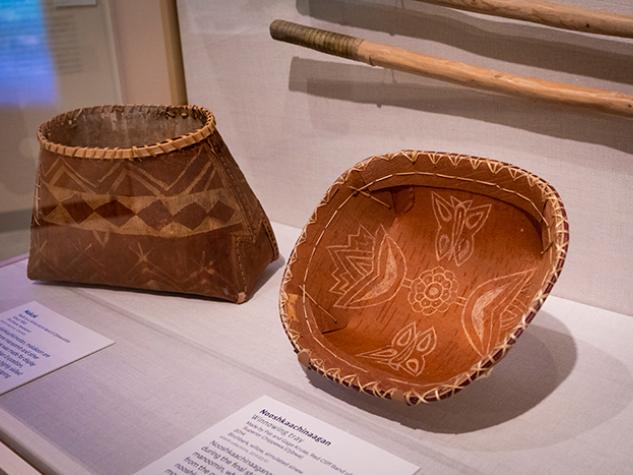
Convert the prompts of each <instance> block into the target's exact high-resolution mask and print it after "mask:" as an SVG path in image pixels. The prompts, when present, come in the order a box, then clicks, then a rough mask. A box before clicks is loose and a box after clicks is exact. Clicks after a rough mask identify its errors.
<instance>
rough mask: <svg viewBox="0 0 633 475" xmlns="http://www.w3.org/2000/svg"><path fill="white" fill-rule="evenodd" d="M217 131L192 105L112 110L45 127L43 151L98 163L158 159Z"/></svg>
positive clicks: (79, 112)
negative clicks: (88, 159)
mask: <svg viewBox="0 0 633 475" xmlns="http://www.w3.org/2000/svg"><path fill="white" fill-rule="evenodd" d="M214 130H215V118H214V117H213V114H212V113H211V112H210V111H209V110H207V109H205V108H203V107H198V106H192V105H183V106H161V105H108V106H96V107H89V108H82V109H75V110H73V111H69V112H65V113H63V114H60V115H58V116H55V117H53V118H52V119H51V120H49V121H48V122H45V123H44V124H42V125H41V126H40V128H39V130H38V133H37V138H38V140H39V141H40V144H41V146H42V148H43V149H45V150H48V151H50V152H53V153H57V154H59V155H64V156H67V157H78V158H95V159H133V158H141V157H155V156H158V155H162V154H165V153H170V152H174V151H177V150H180V149H183V148H185V147H189V146H191V145H194V144H196V143H198V142H200V141H202V140H204V139H205V138H207V137H208V136H209V135H211V134H212V133H213V132H214Z"/></svg>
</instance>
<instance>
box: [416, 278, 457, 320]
mask: <svg viewBox="0 0 633 475" xmlns="http://www.w3.org/2000/svg"><path fill="white" fill-rule="evenodd" d="M456 296H457V279H455V274H453V273H452V272H451V271H449V270H446V269H444V268H443V267H435V268H434V269H431V270H427V271H425V272H422V273H421V274H420V275H419V276H418V277H416V278H415V279H414V280H413V281H412V282H411V286H410V290H409V295H408V296H407V298H408V300H409V303H410V304H411V307H413V310H415V311H416V312H421V313H423V314H424V315H432V314H434V313H435V312H443V311H445V310H447V309H448V306H449V305H450V304H451V303H452V302H453V301H454V300H455V297H456Z"/></svg>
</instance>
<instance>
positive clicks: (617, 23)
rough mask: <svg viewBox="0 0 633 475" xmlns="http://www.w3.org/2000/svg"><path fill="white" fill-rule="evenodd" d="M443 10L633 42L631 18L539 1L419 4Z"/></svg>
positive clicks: (449, 0) (450, 0)
mask: <svg viewBox="0 0 633 475" xmlns="http://www.w3.org/2000/svg"><path fill="white" fill-rule="evenodd" d="M418 1H419V2H425V3H433V4H435V5H442V6H445V7H451V8H458V9H460V10H468V11H471V12H477V13H484V14H486V15H495V16H501V17H506V18H514V19H515V20H524V21H531V22H533V23H541V24H543V25H548V26H554V27H557V28H566V29H568V30H577V31H584V32H587V33H597V34H601V35H611V36H622V37H625V38H633V17H631V16H625V15H617V14H615V13H607V12H601V11H596V10H587V9H584V8H580V7H573V6H569V5H561V4H558V3H550V2H546V1H542V0H418Z"/></svg>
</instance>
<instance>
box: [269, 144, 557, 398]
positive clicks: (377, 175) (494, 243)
mask: <svg viewBox="0 0 633 475" xmlns="http://www.w3.org/2000/svg"><path fill="white" fill-rule="evenodd" d="M567 243H568V225H567V219H566V215H565V211H564V207H563V204H562V202H561V200H560V198H559V196H558V194H557V192H556V191H555V190H554V189H553V188H552V187H551V186H550V185H549V184H548V183H547V182H545V181H544V180H542V179H540V178H538V177H537V176H535V175H533V174H531V173H530V172H527V171H525V170H522V169H520V168H517V167H514V166H512V165H508V164H506V163H502V162H498V161H494V160H489V159H484V158H477V157H471V156H464V155H456V154H446V153H435V152H419V151H402V152H398V153H394V154H388V155H383V156H376V157H372V158H369V159H367V160H365V161H363V162H361V163H359V164H357V165H356V166H354V167H352V168H351V169H349V170H347V171H346V172H345V173H343V174H342V175H341V176H340V177H339V178H338V179H337V180H336V182H335V183H334V184H333V185H332V187H331V188H330V189H329V190H328V192H327V193H326V195H325V197H324V198H323V200H322V201H321V203H320V204H319V206H318V207H317V208H316V210H315V211H314V213H313V215H312V217H311V219H310V221H309V222H308V224H307V225H306V227H305V228H304V230H303V232H302V234H301V236H300V237H299V240H298V242H297V244H296V246H295V248H294V250H293V252H292V255H291V256H290V258H289V261H288V265H287V267H286V271H285V274H284V278H283V282H282V287H281V296H280V308H281V318H282V322H283V325H284V328H285V330H286V333H287V334H288V337H289V338H290V340H291V342H292V345H293V347H294V349H295V351H296V352H297V353H298V357H299V361H300V362H301V363H302V364H303V365H304V366H306V367H308V368H310V369H313V370H316V371H318V372H319V373H321V374H323V375H324V376H326V377H328V378H330V379H332V380H334V381H336V382H338V383H340V384H343V385H346V386H349V387H352V388H355V389H357V390H360V391H363V392H367V393H370V394H373V395H375V396H379V397H382V398H388V399H396V400H403V401H405V402H407V403H408V404H417V403H420V402H429V401H433V400H437V399H442V398H445V397H448V396H450V395H452V394H454V393H455V392H457V391H458V390H460V389H461V388H463V387H464V386H466V385H468V384H469V383H471V382H472V381H473V380H475V379H476V378H478V377H480V376H482V375H485V374H487V373H488V372H489V371H490V369H491V368H492V366H493V365H494V364H495V363H496V362H497V361H499V360H500V359H501V358H502V357H503V356H504V355H505V353H506V352H507V350H508V349H509V348H510V347H511V345H512V344H513V343H514V342H515V341H516V339H517V338H518V337H519V336H520V334H521V333H522V332H523V331H524V330H525V328H526V326H527V325H528V324H529V322H530V321H531V320H532V318H533V317H534V315H535V314H536V312H537V311H538V309H539V308H540V306H541V305H542V304H543V302H544V300H545V298H546V297H547V295H548V294H549V292H550V290H551V288H552V286H553V285H554V283H555V281H556V279H557V278H558V275H559V273H560V271H561V269H562V266H563V262H564V259H565V254H566V250H567Z"/></svg>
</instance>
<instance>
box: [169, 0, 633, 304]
mask: <svg viewBox="0 0 633 475" xmlns="http://www.w3.org/2000/svg"><path fill="white" fill-rule="evenodd" d="M528 3H529V2H528ZM560 3H565V4H568V5H572V6H579V7H584V8H590V9H595V10H606V11H609V12H613V13H620V14H623V15H633V2H631V0H609V1H606V0H561V2H560ZM178 9H179V19H180V31H181V37H182V44H183V60H184V65H185V73H186V83H187V95H188V98H189V101H190V102H191V103H195V104H201V105H205V106H207V107H209V109H211V110H212V111H213V112H214V114H215V115H216V118H217V124H218V129H219V131H220V133H221V134H222V135H223V137H224V139H225V142H226V143H227V145H228V147H229V148H230V149H231V152H232V153H233V155H234V156H235V158H236V160H237V161H238V163H239V164H240V167H241V168H242V170H243V171H244V173H245V175H246V178H247V179H248V181H249V183H250V184H251V185H252V187H253V188H254V190H255V193H256V194H257V196H258V197H259V198H260V199H261V201H262V204H263V205H264V208H265V209H266V210H267V212H268V213H269V215H270V216H271V219H273V220H275V221H278V222H282V223H286V224H289V225H292V226H303V225H304V224H305V223H306V222H307V221H308V218H309V216H310V214H311V213H312V210H313V209H314V208H315V206H316V204H317V203H318V202H319V200H320V199H321V198H322V197H323V195H324V194H325V191H326V190H327V188H328V186H330V184H331V183H332V182H333V181H334V180H335V178H336V177H337V176H338V175H339V174H340V173H341V172H343V171H344V170H345V169H347V168H349V167H350V166H351V165H352V164H354V163H356V162H358V161H360V160H363V159H365V158H367V157H369V156H372V155H377V154H382V153H386V152H395V151H398V150H400V149H405V148H409V149H420V150H435V151H444V152H456V153H464V154H470V155H478V156H483V157H488V158H492V159H496V160H501V161H504V162H510V163H512V164H514V165H517V166H519V167H522V168H525V169H527V170H530V171H532V172H534V173H535V174H537V175H539V176H541V177H542V178H544V179H546V180H548V181H549V182H550V183H551V184H552V185H553V186H554V187H555V188H556V189H557V190H558V191H559V193H560V195H561V197H562V199H563V201H564V203H565V205H566V207H567V211H568V214H569V223H570V246H569V253H568V258H567V262H566V265H565V270H564V272H563V274H562V276H561V279H560V282H559V283H558V285H557V286H556V287H555V288H554V295H557V296H561V297H565V298H569V299H572V300H576V301H579V302H584V303H587V304H590V305H595V306H598V307H604V308H608V309H611V310H614V311H618V312H622V313H625V314H628V315H633V292H631V289H632V288H633V272H631V269H633V253H632V252H631V249H632V248H633V213H632V212H631V209H632V207H633V133H632V131H633V121H632V120H630V119H626V118H622V117H616V116H609V115H606V114H600V113H596V112H594V111H589V110H585V109H581V108H574V107H568V106H562V105H556V104H549V103H544V102H538V101H535V100H530V99H519V98H515V97H508V96H503V95H500V94H495V93H491V92H485V91H480V90H476V89H470V88H467V87H462V86H458V85H453V84H450V83H446V82H441V81H435V80H432V79H427V78H423V77H419V76H414V75H412V74H407V73H401V72H392V71H387V70H383V69H381V68H372V67H370V66H368V65H364V64H361V63H356V62H352V61H348V60H345V59H341V58H337V57H334V56H329V55H326V54H323V53H319V52H316V51H312V50H309V49H306V48H301V47H299V46H295V45H290V44H287V43H281V42H278V41H274V40H272V39H271V38H270V35H269V32H268V27H269V24H270V22H271V21H272V20H274V19H275V18H282V19H285V20H289V21H293V22H297V23H303V24H306V25H309V26H314V27H317V28H323V29H328V30H332V31H336V32H339V33H344V34H349V35H354V36H358V37H361V38H366V39H369V40H371V41H374V42H380V43H386V44H389V45H393V46H398V47H402V48H406V49H410V50H412V51H417V52H420V53H423V54H427V55H431V56H439V57H443V58H447V59H451V60H454V61H462V62H466V63H469V64H473V65H476V66H481V67H485V68H490V69H495V70H499V71H503V72H509V73H513V74H518V75H523V76H531V77H537V78H541V79H546V80H551V81H560V82H567V83H570V84H574V85H579V86H580V85H582V86H588V87H599V88H603V89H609V90H614V91H620V92H624V93H628V94H633V39H623V38H614V37H611V38H610V37H605V36H601V35H590V34H584V33H580V32H574V31H566V30H561V29H557V28H549V27H545V26H543V25H538V24H533V23H527V22H519V21H513V20H509V19H504V18H498V17H493V16H486V15H477V14H473V13H468V12H464V11H460V10H455V9H451V8H446V7H441V6H437V5H428V4H425V3H423V2H417V1H413V0H327V1H326V0H294V1H288V0H269V1H266V2H262V1H261V0H230V1H229V0H224V1H215V2H208V1H202V0H187V1H180V2H178Z"/></svg>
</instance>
